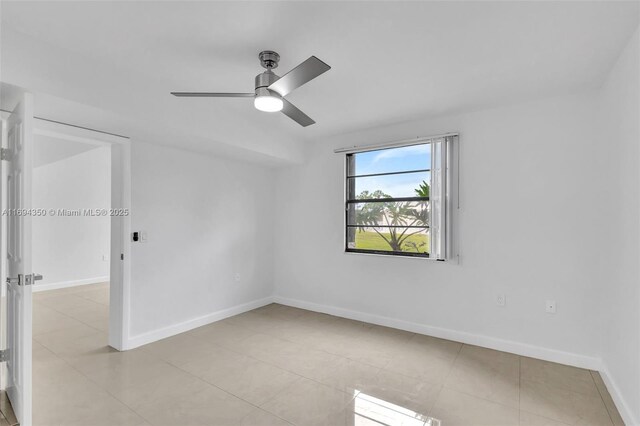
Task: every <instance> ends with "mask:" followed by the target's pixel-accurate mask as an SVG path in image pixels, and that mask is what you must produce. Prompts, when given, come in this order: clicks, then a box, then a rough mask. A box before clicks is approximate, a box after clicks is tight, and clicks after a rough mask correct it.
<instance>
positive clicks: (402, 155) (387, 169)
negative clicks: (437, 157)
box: [349, 144, 431, 176]
mask: <svg viewBox="0 0 640 426" xmlns="http://www.w3.org/2000/svg"><path fill="white" fill-rule="evenodd" d="M353 156H354V157H355V161H354V163H355V164H353V165H352V167H351V170H350V172H349V175H350V176H354V175H369V174H375V173H391V172H404V171H409V170H424V169H430V168H431V146H430V145H429V144H423V145H411V146H404V147H402V148H389V149H381V150H377V151H368V152H360V153H357V154H353Z"/></svg>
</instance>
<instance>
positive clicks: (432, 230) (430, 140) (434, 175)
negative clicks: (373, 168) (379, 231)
mask: <svg viewBox="0 0 640 426" xmlns="http://www.w3.org/2000/svg"><path fill="white" fill-rule="evenodd" d="M459 136H460V135H459V133H446V134H441V135H434V136H427V137H418V138H414V139H408V140H401V141H394V142H386V143H381V144H375V145H365V146H350V147H344V148H338V149H335V150H334V152H335V153H336V154H343V155H344V178H343V190H344V203H343V210H346V209H347V207H348V203H347V201H348V196H349V195H348V178H347V177H348V173H349V167H348V157H349V155H350V154H358V153H362V152H367V151H377V150H381V149H390V148H402V147H405V146H412V145H423V144H430V145H431V182H430V187H431V191H433V190H434V188H433V185H434V180H435V181H436V183H437V185H442V188H441V189H438V186H436V191H435V192H430V200H429V202H430V203H432V204H431V208H430V218H429V236H430V245H431V247H430V250H429V252H430V253H429V256H420V255H415V254H408V253H407V254H404V253H401V252H392V251H390V252H389V253H382V252H373V251H372V252H370V253H368V252H366V251H353V250H349V249H348V247H347V245H348V241H347V214H346V213H345V214H343V218H344V219H343V246H342V247H343V251H344V253H346V254H363V255H366V256H386V257H404V258H414V259H427V260H436V261H448V260H453V259H455V260H458V258H459V256H458V254H457V253H456V251H457V244H455V243H454V232H453V225H454V220H455V219H456V217H457V215H454V212H457V210H458V209H459V208H460V204H459V201H458V200H459V191H458V188H459V166H458V163H459V151H460V149H459ZM434 147H437V148H439V149H434ZM441 164H443V165H444V169H443V170H442V172H441V173H438V172H437V170H439V168H440V165H441ZM438 176H439V177H440V180H438ZM431 194H434V196H433V198H435V200H433V201H432V195H431ZM436 205H437V208H434V206H436ZM434 236H435V238H434ZM434 242H435V243H436V249H435V250H434ZM432 253H435V254H436V255H435V256H432Z"/></svg>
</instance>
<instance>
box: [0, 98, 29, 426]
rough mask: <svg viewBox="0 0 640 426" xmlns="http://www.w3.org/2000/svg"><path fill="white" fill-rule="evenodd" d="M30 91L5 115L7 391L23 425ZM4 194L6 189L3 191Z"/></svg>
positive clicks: (26, 391) (26, 419)
mask: <svg viewBox="0 0 640 426" xmlns="http://www.w3.org/2000/svg"><path fill="white" fill-rule="evenodd" d="M32 131H33V96H32V95H31V94H28V93H27V94H25V95H24V97H23V99H22V102H20V104H18V106H17V107H16V108H15V110H14V111H13V113H11V115H10V116H9V118H8V120H7V146H6V149H7V151H5V153H4V155H3V157H4V160H3V161H1V163H2V166H1V167H6V168H7V170H6V173H4V172H3V173H2V176H6V189H7V191H6V196H7V199H6V208H7V211H6V219H7V235H6V237H7V246H6V247H7V248H6V252H7V253H6V255H7V263H6V265H7V271H6V272H7V273H6V276H7V350H8V359H7V373H8V374H7V375H8V377H7V394H8V395H9V399H10V400H11V405H12V406H13V410H14V412H15V414H16V417H17V418H18V421H19V422H20V424H21V425H22V426H31V311H32V300H31V284H33V279H34V275H33V273H32V272H33V271H31V216H30V214H29V209H31V176H32V162H33V133H32ZM3 196H4V194H3Z"/></svg>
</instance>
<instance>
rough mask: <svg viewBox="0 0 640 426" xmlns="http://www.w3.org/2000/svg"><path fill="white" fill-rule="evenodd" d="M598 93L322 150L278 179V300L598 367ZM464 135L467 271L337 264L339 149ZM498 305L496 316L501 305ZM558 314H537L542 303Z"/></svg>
mask: <svg viewBox="0 0 640 426" xmlns="http://www.w3.org/2000/svg"><path fill="white" fill-rule="evenodd" d="M596 99H597V96H596V93H586V94H580V95H573V96H565V97H559V98H554V99H548V100H541V101H537V102H531V103H527V104H522V105H516V106H509V107H503V108H497V109H491V110H485V111H481V112H475V113H470V114H465V115H458V116H453V117H445V118H439V119H429V120H422V121H415V122H409V123H402V124H398V125H394V126H389V127H384V128H378V129H370V130H367V131H363V132H359V133H353V134H349V135H343V136H338V137H334V138H332V139H329V140H319V141H317V142H316V143H315V144H313V146H311V147H310V153H309V155H308V159H309V160H308V162H307V164H304V165H302V166H296V167H289V168H287V169H283V170H282V171H280V172H279V173H278V176H277V181H276V188H277V193H276V199H277V205H278V206H279V208H278V211H279V214H278V215H277V217H276V235H277V239H276V255H275V265H277V267H276V271H275V283H276V294H277V295H278V300H280V301H282V302H284V303H290V304H295V305H298V306H306V307H311V308H314V309H321V310H328V311H330V312H333V313H338V314H341V315H347V316H354V317H357V318H361V319H364V320H368V321H374V322H376V321H377V322H382V323H387V324H392V325H395V326H398V327H404V328H409V329H413V330H415V331H421V332H424V333H427V334H432V335H437V336H443V337H449V338H452V339H456V340H462V341H467V342H474V343H477V344H482V345H485V346H490V347H495V348H499V349H504V350H510V351H515V352H519V353H526V354H530V355H534V356H538V357H541V358H547V359H554V360H557V361H561V362H566V363H571V364H576V365H581V366H588V367H597V366H598V357H599V349H600V348H599V336H600V322H599V317H598V315H595V314H594V313H597V312H600V310H601V305H600V303H599V302H600V300H599V296H600V293H599V291H598V289H599V287H598V286H599V284H600V283H599V281H598V279H597V277H596V275H595V274H594V264H596V263H597V261H598V258H599V257H600V253H601V250H602V247H601V246H600V245H599V244H598V235H599V233H600V232H601V230H600V229H599V228H598V226H599V224H600V222H599V219H600V217H601V211H602V210H603V209H604V207H603V206H602V205H601V204H600V203H599V202H598V198H597V197H598V195H599V193H600V189H601V188H603V187H604V183H603V182H602V176H603V175H602V173H601V172H600V170H601V165H602V159H601V157H600V153H601V152H602V149H601V146H600V145H599V144H598V139H597V135H596V124H595V121H596ZM451 131H460V133H461V137H460V147H461V154H460V155H461V157H460V163H461V175H460V179H461V182H460V189H461V191H460V203H461V210H460V211H459V222H458V224H457V226H458V229H459V231H460V245H461V250H460V254H461V263H460V264H456V263H455V262H447V263H443V262H433V261H428V260H424V259H407V258H399V257H378V256H367V255H354V254H344V253H343V246H342V245H343V234H344V231H343V217H344V210H343V209H344V207H343V191H344V182H343V174H344V165H343V164H344V163H343V161H344V159H343V155H338V154H334V153H333V149H334V148H337V147H341V146H349V145H363V144H373V143H379V142H384V141H393V140H401V139H406V138H410V137H415V136H428V135H433V134H440V133H445V132H451ZM498 294H505V295H506V300H507V303H506V307H498V306H497V305H496V302H495V299H496V295H498ZM547 299H554V300H556V301H557V306H558V308H557V314H555V315H551V314H547V313H545V300H547Z"/></svg>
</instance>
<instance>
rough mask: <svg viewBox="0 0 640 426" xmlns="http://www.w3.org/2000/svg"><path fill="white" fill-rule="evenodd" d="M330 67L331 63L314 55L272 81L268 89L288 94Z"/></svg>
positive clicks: (282, 94) (283, 94)
mask: <svg viewBox="0 0 640 426" xmlns="http://www.w3.org/2000/svg"><path fill="white" fill-rule="evenodd" d="M330 69H331V67H330V66H329V65H327V64H325V63H324V62H322V61H321V60H320V59H318V58H316V57H315V56H312V57H310V58H309V59H307V60H306V61H304V62H303V63H301V64H300V65H298V66H297V67H295V68H294V69H292V70H291V71H289V72H288V73H286V74H285V75H283V76H282V77H280V78H279V79H278V80H276V81H275V82H273V83H271V85H270V86H269V87H268V89H269V90H273V91H275V92H277V93H279V94H280V96H286V95H288V94H289V93H291V92H292V91H293V90H295V89H297V88H298V87H300V86H302V85H303V84H305V83H308V82H310V81H311V80H313V79H314V78H316V77H317V76H319V75H320V74H322V73H325V72H327V71H329V70H330Z"/></svg>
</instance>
